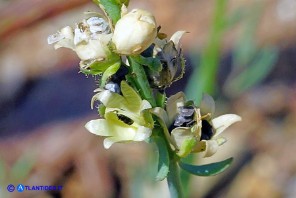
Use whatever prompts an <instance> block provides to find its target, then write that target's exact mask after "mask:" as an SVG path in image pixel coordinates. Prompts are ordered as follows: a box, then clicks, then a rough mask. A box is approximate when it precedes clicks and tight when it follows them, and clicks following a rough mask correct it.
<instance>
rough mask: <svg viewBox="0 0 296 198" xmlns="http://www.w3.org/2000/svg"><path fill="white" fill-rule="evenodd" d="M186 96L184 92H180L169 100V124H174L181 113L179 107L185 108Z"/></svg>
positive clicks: (167, 107) (167, 109)
mask: <svg viewBox="0 0 296 198" xmlns="http://www.w3.org/2000/svg"><path fill="white" fill-rule="evenodd" d="M184 103H185V95H184V93H183V92H178V93H176V94H175V95H172V96H171V97H169V98H168V100H167V105H166V111H167V112H168V117H169V123H170V124H171V123H173V122H174V120H175V118H176V116H177V115H178V113H179V110H178V107H181V106H184Z"/></svg>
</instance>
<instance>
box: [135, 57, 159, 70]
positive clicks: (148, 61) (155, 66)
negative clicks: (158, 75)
mask: <svg viewBox="0 0 296 198" xmlns="http://www.w3.org/2000/svg"><path fill="white" fill-rule="evenodd" d="M134 60H135V61H136V62H137V63H139V64H141V65H145V66H147V67H148V68H149V69H151V70H152V71H155V72H160V71H161V70H162V65H161V62H160V60H159V59H158V58H153V57H144V56H136V57H135V58H134Z"/></svg>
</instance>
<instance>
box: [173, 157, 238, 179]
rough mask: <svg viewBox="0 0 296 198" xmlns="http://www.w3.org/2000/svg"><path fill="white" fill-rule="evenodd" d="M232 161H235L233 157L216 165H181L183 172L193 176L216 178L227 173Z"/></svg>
mask: <svg viewBox="0 0 296 198" xmlns="http://www.w3.org/2000/svg"><path fill="white" fill-rule="evenodd" d="M232 161H233V158H232V157H231V158H228V159H226V160H224V161H221V162H215V163H211V164H205V165H199V166H198V165H191V164H186V163H183V162H179V165H180V167H181V168H182V169H183V170H185V171H187V172H189V173H191V174H193V175H197V176H214V175H217V174H219V173H222V172H223V171H225V170H226V169H227V168H228V167H229V166H230V164H231V163H232Z"/></svg>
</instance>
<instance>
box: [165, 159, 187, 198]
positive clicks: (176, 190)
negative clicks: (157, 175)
mask: <svg viewBox="0 0 296 198" xmlns="http://www.w3.org/2000/svg"><path fill="white" fill-rule="evenodd" d="M167 182H168V186H169V190H170V195H171V198H182V197H184V196H183V189H182V185H181V178H180V171H179V166H178V164H177V161H176V159H173V158H170V166H169V173H168V177H167Z"/></svg>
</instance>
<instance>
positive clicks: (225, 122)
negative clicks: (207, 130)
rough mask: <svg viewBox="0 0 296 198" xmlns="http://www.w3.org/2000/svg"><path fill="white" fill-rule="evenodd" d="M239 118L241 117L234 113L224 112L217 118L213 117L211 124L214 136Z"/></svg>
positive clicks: (239, 119)
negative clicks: (214, 131)
mask: <svg viewBox="0 0 296 198" xmlns="http://www.w3.org/2000/svg"><path fill="white" fill-rule="evenodd" d="M241 120H242V118H241V117H240V116H238V115H236V114H225V115H221V116H219V117H217V118H214V119H213V120H212V125H213V127H214V129H215V130H216V133H215V135H214V137H217V136H218V135H219V134H220V133H222V132H223V131H224V130H225V129H226V128H227V127H229V126H230V125H232V124H233V123H235V122H238V121H241Z"/></svg>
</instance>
